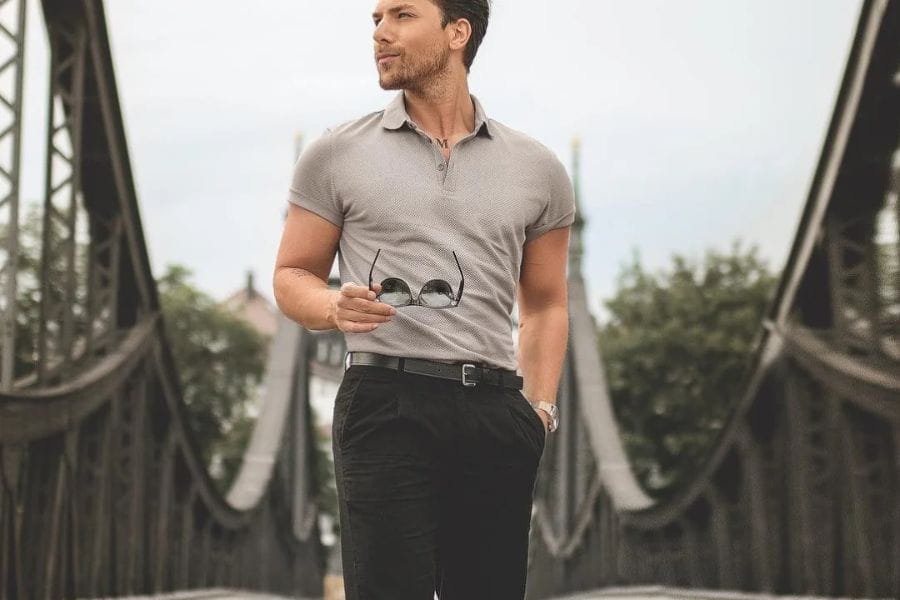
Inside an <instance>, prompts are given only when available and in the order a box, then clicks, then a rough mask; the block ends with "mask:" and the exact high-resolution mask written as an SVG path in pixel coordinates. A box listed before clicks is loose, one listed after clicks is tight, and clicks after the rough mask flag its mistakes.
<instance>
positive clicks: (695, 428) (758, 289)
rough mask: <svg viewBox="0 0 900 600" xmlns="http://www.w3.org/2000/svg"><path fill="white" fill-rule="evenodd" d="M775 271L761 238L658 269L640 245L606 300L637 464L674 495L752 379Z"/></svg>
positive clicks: (614, 381) (607, 335) (609, 340)
mask: <svg viewBox="0 0 900 600" xmlns="http://www.w3.org/2000/svg"><path fill="white" fill-rule="evenodd" d="M775 283H776V280H775V278H774V277H773V276H772V275H771V274H770V273H769V271H768V268H767V266H766V264H765V263H764V262H763V261H761V260H760V258H758V257H757V248H756V247H755V246H754V247H751V248H750V249H749V250H743V249H742V248H741V245H740V242H738V241H735V242H734V244H733V245H732V248H731V252H730V253H728V254H723V253H720V252H717V251H715V250H708V251H707V252H706V254H705V256H704V258H703V260H702V261H699V262H698V261H695V260H691V259H689V258H686V257H684V256H681V255H677V254H676V255H673V256H672V264H671V266H670V267H669V268H668V270H664V271H660V272H658V273H655V274H654V273H649V272H647V271H645V270H644V268H643V267H642V266H641V264H640V260H639V256H638V255H637V253H635V255H634V256H633V258H632V261H631V263H630V264H626V265H624V266H623V268H622V270H621V272H620V274H619V277H618V289H617V292H616V293H615V295H614V296H613V297H612V299H610V300H608V301H606V303H605V304H606V306H607V308H608V309H609V312H610V318H609V320H608V322H607V323H605V324H604V325H603V327H602V328H601V332H600V345H601V349H602V353H603V356H604V359H605V362H606V366H607V370H608V378H609V386H610V393H611V395H612V401H613V405H614V408H615V411H616V415H617V418H618V421H619V423H620V426H621V427H622V430H623V439H624V443H625V446H626V448H627V450H628V453H629V455H630V457H631V461H632V465H633V466H634V468H635V471H636V474H637V476H638V477H639V479H640V480H641V481H642V483H643V484H644V486H645V488H646V489H647V490H648V493H650V494H651V495H653V496H655V497H657V498H664V497H666V496H668V495H670V494H671V492H672V491H673V490H674V489H675V488H677V487H678V486H679V485H680V484H682V483H684V482H685V481H687V480H688V479H689V477H690V475H691V471H692V469H695V468H696V467H697V465H698V464H699V463H700V461H701V459H702V458H703V456H704V455H705V453H706V452H707V451H708V445H709V444H710V442H711V441H712V440H713V438H714V437H715V435H716V433H717V432H718V431H719V430H720V429H721V427H722V425H723V420H724V418H725V416H726V414H727V411H728V408H729V406H730V404H731V403H732V401H733V400H734V399H735V398H736V397H737V395H738V394H739V393H740V391H741V389H742V387H741V386H742V384H743V381H742V376H743V373H744V371H745V369H746V367H747V366H748V359H749V357H750V356H751V354H752V352H753V350H754V346H755V342H756V339H757V337H756V336H757V335H758V332H759V331H760V328H761V319H762V317H763V314H764V312H765V309H766V308H767V306H768V303H769V301H770V297H771V295H772V293H773V292H774V289H775Z"/></svg>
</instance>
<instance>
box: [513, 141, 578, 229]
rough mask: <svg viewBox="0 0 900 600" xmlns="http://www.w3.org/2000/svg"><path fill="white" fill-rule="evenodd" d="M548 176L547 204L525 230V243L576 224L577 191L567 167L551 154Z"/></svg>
mask: <svg viewBox="0 0 900 600" xmlns="http://www.w3.org/2000/svg"><path fill="white" fill-rule="evenodd" d="M548 171H549V172H548V174H547V198H546V199H545V201H546V204H545V205H544V209H543V210H542V211H541V214H540V215H538V218H537V219H536V220H535V221H534V222H533V223H531V224H530V225H529V226H527V227H526V228H525V241H526V242H527V241H531V240H533V239H535V238H536V237H539V236H541V235H542V234H544V233H546V232H548V231H550V230H551V229H558V228H560V227H566V226H568V225H571V224H572V223H574V222H575V191H574V190H573V189H572V180H571V179H569V174H568V173H567V172H566V167H565V166H564V165H563V164H562V162H560V160H559V159H558V158H557V157H556V155H554V154H551V156H550V160H549V165H548Z"/></svg>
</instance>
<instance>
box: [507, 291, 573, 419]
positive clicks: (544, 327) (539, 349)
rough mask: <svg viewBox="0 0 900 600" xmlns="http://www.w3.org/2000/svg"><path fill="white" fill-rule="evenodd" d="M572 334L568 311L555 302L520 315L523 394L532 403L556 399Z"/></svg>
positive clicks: (519, 350)
mask: <svg viewBox="0 0 900 600" xmlns="http://www.w3.org/2000/svg"><path fill="white" fill-rule="evenodd" d="M568 336H569V311H568V307H567V306H566V305H554V306H548V307H546V308H543V309H541V310H539V311H536V312H533V313H530V314H527V315H522V314H520V315H519V342H518V345H519V349H518V355H519V356H518V359H519V368H520V369H521V371H522V377H523V378H524V380H525V384H524V389H523V390H522V393H523V394H524V395H525V397H526V398H528V399H529V400H530V401H532V402H537V401H538V400H543V401H545V402H550V403H555V402H556V390H557V387H558V386H559V378H560V375H561V374H562V364H563V360H564V359H565V355H566V343H567V341H568Z"/></svg>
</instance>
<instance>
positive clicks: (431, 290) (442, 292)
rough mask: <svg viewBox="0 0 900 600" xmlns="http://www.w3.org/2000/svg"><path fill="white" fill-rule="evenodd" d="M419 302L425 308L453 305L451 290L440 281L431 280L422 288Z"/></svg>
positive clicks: (445, 283)
mask: <svg viewBox="0 0 900 600" xmlns="http://www.w3.org/2000/svg"><path fill="white" fill-rule="evenodd" d="M419 302H421V303H422V304H424V305H425V306H450V305H451V304H453V289H452V288H451V287H450V284H449V283H447V282H446V281H442V280H440V279H432V280H431V281H429V282H428V283H426V284H425V285H423V286H422V291H421V292H420V293H419Z"/></svg>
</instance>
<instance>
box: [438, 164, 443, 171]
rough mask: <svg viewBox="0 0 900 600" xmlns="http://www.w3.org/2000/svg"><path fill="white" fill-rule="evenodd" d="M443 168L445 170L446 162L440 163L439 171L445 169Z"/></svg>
mask: <svg viewBox="0 0 900 600" xmlns="http://www.w3.org/2000/svg"><path fill="white" fill-rule="evenodd" d="M443 170H444V163H441V164H439V165H438V171H443Z"/></svg>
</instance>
